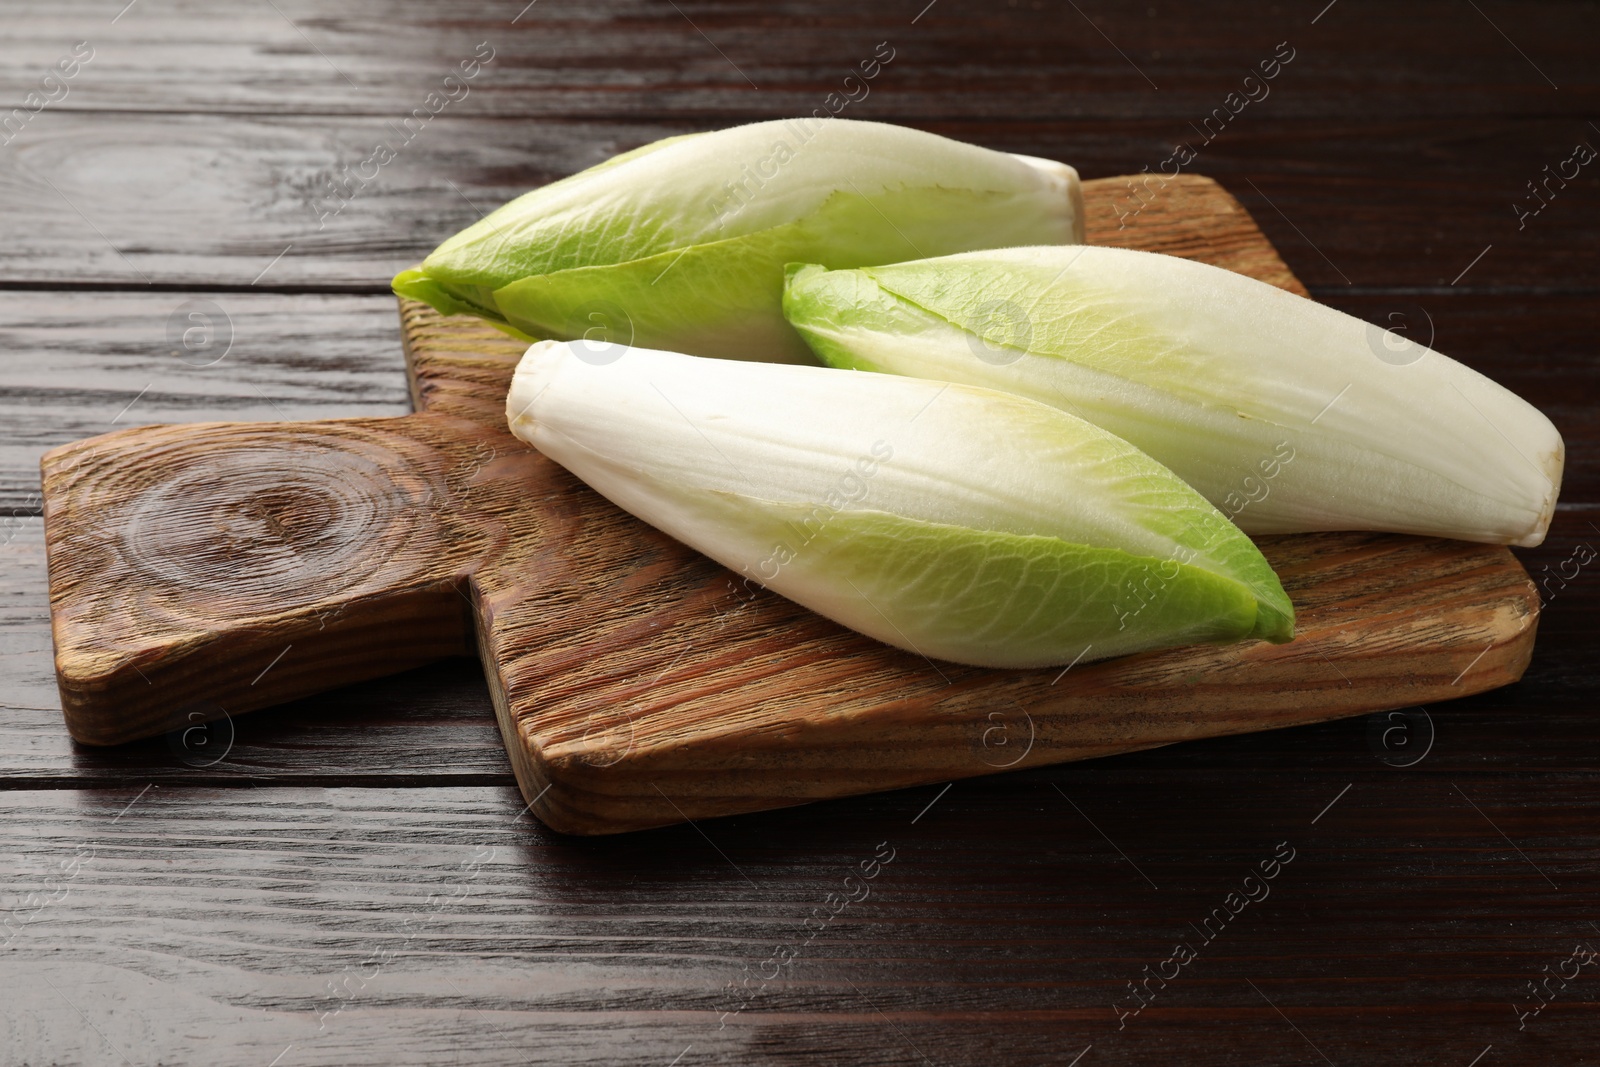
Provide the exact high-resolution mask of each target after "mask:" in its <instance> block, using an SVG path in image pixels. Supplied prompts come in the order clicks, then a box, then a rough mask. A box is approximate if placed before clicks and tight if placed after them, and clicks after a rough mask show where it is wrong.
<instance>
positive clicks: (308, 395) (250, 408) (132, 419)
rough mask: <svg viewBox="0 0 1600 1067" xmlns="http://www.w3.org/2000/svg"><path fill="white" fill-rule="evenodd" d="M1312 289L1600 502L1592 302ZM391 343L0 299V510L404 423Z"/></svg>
mask: <svg viewBox="0 0 1600 1067" xmlns="http://www.w3.org/2000/svg"><path fill="white" fill-rule="evenodd" d="M1318 295H1319V298H1321V299H1322V300H1324V302H1326V303H1330V304H1332V305H1333V306H1335V307H1338V308H1339V309H1340V310H1343V311H1347V312H1349V313H1351V314H1354V315H1358V316H1360V317H1362V318H1364V319H1366V320H1367V321H1369V322H1374V323H1379V324H1382V325H1385V326H1389V325H1393V326H1399V325H1401V324H1402V323H1409V326H1408V327H1407V328H1408V329H1412V330H1418V331H1422V333H1421V336H1422V337H1424V338H1425V337H1426V335H1427V333H1428V332H1430V331H1431V332H1432V334H1433V335H1434V338H1435V342H1434V343H1435V344H1436V345H1438V347H1439V348H1440V350H1441V351H1444V352H1447V353H1449V354H1450V355H1451V356H1453V357H1454V358H1456V359H1458V360H1460V361H1461V362H1463V363H1465V364H1467V365H1468V366H1470V367H1472V368H1473V369H1475V370H1478V371H1481V372H1483V373H1484V374H1487V375H1488V376H1489V377H1491V378H1493V379H1495V380H1496V381H1498V382H1500V383H1501V384H1503V385H1505V386H1506V387H1507V388H1509V389H1511V390H1513V391H1514V392H1516V393H1518V394H1519V395H1521V396H1523V397H1526V398H1527V399H1528V400H1529V401H1530V402H1531V403H1533V404H1535V405H1537V406H1538V407H1539V408H1540V409H1541V410H1542V411H1544V412H1546V413H1547V414H1548V415H1549V416H1550V417H1551V418H1552V419H1553V420H1554V421H1555V423H1556V426H1557V427H1558V428H1559V429H1560V430H1561V431H1562V434H1563V435H1564V436H1565V438H1566V443H1567V475H1566V481H1565V484H1564V485H1563V487H1562V499H1563V500H1564V501H1568V502H1574V503H1578V502H1584V501H1589V502H1596V501H1600V423H1597V422H1596V420H1595V419H1593V418H1591V417H1590V408H1591V405H1590V403H1589V402H1588V400H1587V399H1586V398H1588V397H1592V396H1594V395H1596V393H1600V364H1597V363H1596V361H1595V360H1594V358H1593V350H1594V342H1593V339H1592V325H1593V310H1592V309H1593V297H1590V296H1586V295H1578V294H1549V293H1544V294H1493V295H1491V294H1483V293H1465V294H1461V293H1455V292H1453V291H1447V292H1439V293H1433V292H1429V293H1416V292H1412V293H1401V292H1396V293H1368V292H1361V293H1351V292H1349V291H1347V290H1345V289H1343V288H1342V287H1341V288H1340V289H1337V290H1330V291H1324V292H1322V293H1319V294H1318ZM193 300H209V301H212V302H215V303H217V304H218V305H219V306H221V307H222V308H223V310H224V312H225V313H226V314H227V315H229V316H230V317H231V320H232V323H233V328H234V348H233V350H232V351H231V352H230V353H229V355H228V357H227V358H226V359H225V360H223V361H222V362H221V363H219V364H216V365H215V366H212V367H198V366H192V365H190V364H189V363H185V362H184V361H183V359H182V358H181V356H175V355H173V351H174V348H173V346H172V345H170V344H169V343H168V340H167V326H166V323H167V321H168V319H169V318H170V317H171V316H172V313H173V311H174V310H175V309H177V308H180V307H182V306H183V305H185V304H187V303H188V302H190V301H193ZM1391 316H1398V318H1391ZM69 327H70V330H71V332H70V333H69V332H68V328H69ZM398 335H399V327H398V324H397V323H396V321H395V316H394V302H393V300H392V298H390V297H389V296H387V295H382V296H327V295H318V294H304V295H299V296H284V295H279V294H272V293H266V294H261V293H194V292H188V293H140V292H129V293H99V292H71V291H68V292H48V291H46V292H4V291H0V345H3V346H4V349H5V350H6V351H7V352H8V353H9V357H10V358H8V359H6V360H5V361H4V362H3V363H0V426H5V427H7V432H6V433H5V434H4V435H0V515H3V514H5V513H23V514H28V513H32V514H37V513H38V510H39V497H38V490H39V457H40V456H41V455H43V454H44V452H45V451H46V450H47V449H50V448H54V447H55V446H57V445H61V444H65V443H67V442H68V441H73V440H77V439H80V438H83V437H89V436H92V435H94V434H97V433H101V432H104V431H106V430H108V429H114V428H115V427H118V426H136V425H143V424H146V423H151V422H203V421H241V420H273V419H281V418H284V417H289V418H294V419H311V418H327V417H333V416H373V415H390V414H400V413H402V412H404V411H406V410H408V405H407V400H406V387H405V384H404V377H405V372H404V370H403V369H402V364H403V360H402V357H401V353H400V346H399V344H398ZM482 336H483V337H484V338H485V339H488V340H491V341H493V340H496V339H498V338H499V336H500V335H499V334H498V333H496V332H494V331H493V330H488V329H487V328H486V329H485V330H484V332H483V334H482ZM180 350H181V346H180ZM501 351H503V350H501V349H498V348H495V349H492V350H491V352H501ZM501 359H503V356H498V355H492V354H491V355H490V356H487V357H486V362H485V363H484V364H483V365H482V366H479V367H476V368H474V367H472V366H470V365H465V364H458V365H457V366H455V367H453V368H452V370H451V374H452V375H454V376H455V377H453V378H451V379H449V381H450V382H457V381H459V382H460V385H456V384H448V385H446V384H442V383H441V382H439V381H438V380H435V382H434V384H433V386H432V388H434V389H436V390H437V389H441V388H448V389H451V390H456V391H459V389H460V388H461V387H462V386H468V385H470V384H471V383H472V382H473V381H475V380H489V379H485V378H484V376H485V375H488V376H490V379H492V380H495V381H500V380H502V379H501V378H499V377H494V376H496V375H503V368H499V367H498V364H497V363H496V360H501ZM194 362H204V360H203V359H198V358H196V359H194ZM146 386H149V389H148V391H146V392H145V393H144V395H143V396H142V397H140V399H139V401H138V403H136V404H134V405H132V406H131V407H127V405H128V402H129V401H130V400H132V399H133V398H134V397H135V396H139V393H140V391H141V390H144V389H145V387H146ZM435 400H436V402H442V400H441V398H437V397H436V398H435ZM493 406H494V405H492V404H491V405H490V407H493ZM124 407H127V410H126V411H122V410H121V409H122V408H124ZM112 420H115V421H114V422H113V421H112Z"/></svg>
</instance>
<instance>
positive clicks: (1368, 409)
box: [784, 246, 1564, 545]
mask: <svg viewBox="0 0 1600 1067" xmlns="http://www.w3.org/2000/svg"><path fill="white" fill-rule="evenodd" d="M784 308H785V313H786V314H787V315H788V317H789V321H790V322H791V323H793V324H794V325H795V327H796V328H798V329H799V331H800V333H801V335H802V336H804V337H805V338H806V340H807V341H808V343H810V345H811V346H812V348H813V350H814V351H815V352H816V353H817V355H818V356H819V357H820V358H821V359H822V360H823V361H824V362H825V363H828V364H829V365H831V366H834V367H849V368H856V369H860V370H873V371H885V372H890V373H894V374H906V375H915V376H918V377H924V378H933V379H939V380H944V381H952V382H965V383H968V384H971V385H981V386H987V387H990V388H995V389H1004V390H1007V391H1010V392H1013V393H1016V394H1018V395H1021V396H1026V397H1031V398H1033V399H1035V400H1038V401H1041V402H1043V403H1046V404H1053V405H1055V406H1057V407H1060V408H1061V409H1063V410H1065V411H1069V412H1072V413H1073V414H1076V415H1079V416H1081V417H1082V418H1085V419H1088V420H1090V421H1092V422H1094V423H1096V424H1097V425H1099V426H1102V427H1104V428H1106V429H1107V430H1110V431H1111V432H1112V433H1115V434H1117V435H1118V436H1120V437H1123V438H1125V439H1126V440H1127V441H1129V442H1130V443H1132V444H1133V445H1135V446H1137V447H1138V448H1140V449H1142V450H1144V451H1145V452H1147V453H1149V454H1150V455H1151V456H1152V457H1154V458H1155V459H1157V460H1159V461H1160V462H1162V463H1164V464H1165V465H1166V466H1168V467H1170V468H1171V469H1172V470H1173V471H1175V472H1176V473H1177V474H1178V475H1179V476H1180V477H1182V478H1183V479H1184V480H1185V481H1187V482H1188V483H1189V484H1190V485H1192V486H1194V487H1195V488H1196V489H1198V490H1199V491H1200V493H1201V494H1202V495H1204V496H1205V497H1206V498H1207V499H1208V500H1210V501H1211V502H1212V503H1213V504H1215V505H1217V507H1219V508H1220V509H1222V511H1223V512H1224V513H1225V514H1227V515H1228V516H1230V517H1231V518H1233V519H1234V521H1236V522H1237V523H1238V524H1239V526H1240V527H1242V528H1243V529H1245V530H1246V531H1249V532H1251V533H1297V532H1306V531H1314V530H1353V529H1361V530H1390V531H1396V532H1401V533H1414V534H1429V535H1439V536H1445V537H1455V538H1461V539H1463V540H1469V541H1483V542H1489V543H1497V544H1504V543H1510V544H1518V545H1536V544H1538V543H1539V542H1540V541H1541V540H1543V538H1544V535H1545V531H1546V529H1547V528H1548V526H1549V524H1550V518H1551V515H1552V514H1553V512H1554V510H1555V503H1556V495H1557V492H1558V490H1559V487H1560V484H1561V470H1562V464H1563V457H1564V448H1563V444H1562V440H1561V435H1560V434H1559V433H1558V432H1557V431H1556V428H1555V427H1554V426H1553V425H1551V423H1550V420H1549V419H1547V418H1546V417H1545V416H1544V415H1543V414H1541V413H1540V412H1539V411H1538V410H1537V409H1536V408H1534V407H1532V406H1531V405H1530V404H1528V403H1527V402H1525V401H1524V400H1522V399H1521V398H1519V397H1517V396H1516V395H1515V394H1513V393H1511V392H1510V391H1508V390H1506V389H1504V388H1502V387H1501V386H1499V385H1496V384H1495V383H1494V382H1492V381H1490V380H1489V379H1488V378H1485V377H1484V376H1483V375H1481V374H1478V373H1477V372H1476V371H1473V370H1471V369H1470V368H1468V367H1465V366H1463V365H1462V364H1460V363H1457V362H1455V361H1454V360H1451V359H1449V358H1447V357H1446V356H1443V355H1441V354H1440V353H1438V352H1436V351H1434V350H1432V349H1431V348H1428V347H1426V346H1425V345H1422V344H1417V343H1415V342H1414V341H1411V340H1408V339H1406V338H1404V337H1403V336H1401V335H1400V334H1398V333H1390V332H1387V331H1384V330H1382V329H1379V328H1378V327H1376V326H1372V325H1369V324H1368V323H1366V322H1363V321H1362V320H1360V319H1357V318H1355V317H1353V316H1350V315H1346V314H1344V313H1343V312H1340V311H1336V310H1334V309H1333V308H1330V307H1326V306H1324V305H1322V304H1318V303H1316V302H1314V301H1311V300H1307V299H1305V298H1303V297H1300V296H1296V295H1294V294H1292V293H1288V292H1285V291H1283V290H1281V289H1278V288H1275V287H1274V286H1271V285H1267V284H1265V283H1263V282H1259V281H1256V280H1254V279H1251V278H1247V277H1244V276H1243V275H1239V274H1235V273H1233V272H1231V271H1227V270H1223V269H1221V268H1219V267H1213V266H1209V265H1207V264H1203V263H1197V262H1192V261H1190V260H1185V259H1179V258H1176V257H1173V256H1163V255H1156V254H1154V253H1149V252H1136V251H1129V250H1126V249H1117V248H1100V247H1090V246H1080V247H1077V248H1011V249H1004V250H997V251H988V252H974V253H968V254H964V255H955V256H948V257H944V258H941V259H928V260H920V261H916V262H907V263H897V264H893V265H889V266H875V267H865V268H862V269H859V270H844V271H838V270H834V271H829V270H826V269H824V268H823V267H821V266H814V265H813V266H802V265H799V264H796V265H794V266H793V267H791V270H790V273H789V277H788V284H787V289H786V294H785V304H784Z"/></svg>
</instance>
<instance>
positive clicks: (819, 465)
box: [506, 341, 1294, 667]
mask: <svg viewBox="0 0 1600 1067" xmlns="http://www.w3.org/2000/svg"><path fill="white" fill-rule="evenodd" d="M506 410H507V417H508V420H509V422H510V425H511V429H512V431H513V432H514V433H515V434H517V436H519V437H521V438H522V439H523V440H525V441H527V442H529V443H530V444H532V445H533V446H534V447H536V448H538V449H539V450H540V451H541V452H543V453H544V454H545V455H547V456H549V457H550V458H551V459H553V460H555V461H556V462H557V463H560V464H562V465H563V466H565V467H566V468H567V469H568V470H570V471H572V472H573V473H574V474H576V475H577V476H578V477H579V478H582V479H583V480H584V481H585V482H587V483H588V484H589V485H590V486H592V487H593V488H594V489H596V490H598V491H599V492H600V493H602V494H603V495H605V496H606V497H608V498H609V499H610V500H612V501H613V502H615V503H616V504H617V505H619V506H620V507H622V508H624V509H626V510H628V511H630V512H632V513H633V514H634V515H636V516H638V517H639V518H641V519H643V520H645V521H646V522H648V523H650V524H651V525H653V526H656V527H657V528H659V529H661V530H663V531H665V532H666V533H668V534H671V535H672V536H673V537H676V538H678V539H679V540H680V541H683V542H685V543H686V544H688V545H691V546H692V547H694V548H696V549H698V550H700V551H701V552H704V553H705V554H706V555H708V556H710V557H711V558H713V559H715V560H717V561H718V562H720V563H722V564H723V565H724V566H727V567H729V568H730V569H732V570H734V571H736V572H738V573H739V574H741V575H744V576H745V577H747V578H748V579H750V580H753V581H755V582H759V583H761V584H762V585H765V586H767V587H769V588H770V589H772V590H774V591H775V592H777V593H780V594H781V595H783V596H786V597H788V598H790V599H791V600H794V601H796V602H798V603H800V604H803V605H805V606H807V607H809V608H811V609H813V610H815V611H817V612H819V613H821V614H823V615H826V616H828V617H829V618H832V619H834V620H836V621H838V622H840V623H842V624H844V625H846V626H849V627H852V628H854V629H856V630H858V631H860V632H862V633H865V634H867V635H869V636H871V637H874V638H877V639H878V640H880V641H884V642H886V643H888V644H891V645H894V646H896V647H899V648H902V649H906V650H908V651H911V652H916V653H919V654H921V655H924V656H929V657H935V658H940V659H947V660H953V661H956V662H959V663H968V664H977V665H980V666H989V667H1042V666H1050V665H1061V664H1067V663H1072V662H1077V661H1079V660H1083V661H1088V660H1094V659H1100V658H1103V657H1106V656H1113V655H1120V654H1123V653H1128V652H1136V651H1140V650H1144V649H1152V648H1161V647H1166V646H1172V645H1181V644H1190V643H1195V642H1227V641H1237V640H1243V639H1246V638H1262V639H1266V640H1268V641H1287V640H1289V639H1290V637H1291V636H1292V634H1293V627H1294V609H1293V606H1292V605H1291V604H1290V602H1289V598H1288V597H1287V596H1286V595H1285V593H1284V591H1283V588H1282V586H1281V585H1280V584H1279V582H1278V579H1277V576H1276V575H1275V574H1274V573H1273V571H1272V568H1271V567H1270V566H1269V565H1268V563H1267V561H1266V560H1265V559H1264V558H1263V557H1262V555H1261V553H1260V552H1259V551H1258V550H1257V549H1256V547H1255V546H1254V545H1253V544H1252V543H1251V542H1250V541H1249V539H1248V538H1246V537H1245V536H1244V534H1242V533H1241V532H1240V531H1239V530H1238V528H1237V527H1235V526H1234V525H1233V524H1232V523H1230V522H1228V521H1227V519H1226V518H1224V517H1223V516H1222V515H1221V514H1220V513H1219V512H1218V511H1217V510H1216V509H1215V508H1213V507H1212V506H1211V505H1210V504H1208V503H1206V501H1205V500H1204V499H1202V498H1201V497H1200V496H1199V495H1198V494H1197V493H1195V492H1194V490H1192V489H1190V488H1189V487H1188V486H1187V485H1185V484H1184V483H1183V482H1182V481H1181V480H1180V479H1179V478H1178V477H1177V476H1175V475H1174V474H1173V473H1172V472H1171V471H1169V470H1167V469H1166V468H1164V467H1162V466H1161V465H1160V464H1159V463H1157V462H1155V461H1154V460H1152V459H1151V458H1150V457H1149V456H1146V455H1144V454H1143V453H1141V452H1139V451H1138V450H1137V449H1135V448H1133V447H1132V446H1131V445H1129V444H1128V443H1127V442H1125V441H1123V440H1121V439H1119V438H1117V437H1115V436H1113V435H1111V434H1110V433H1107V432H1106V431H1104V430H1102V429H1100V428H1098V427H1095V426H1093V425H1091V424H1089V423H1087V422H1084V421H1083V420H1081V419H1078V418H1075V417H1074V416H1071V415H1068V414H1066V413H1064V412H1062V411H1059V410H1057V409H1055V408H1052V407H1049V406H1047V405H1044V404H1040V403H1037V402H1035V401H1032V400H1028V399H1025V398H1022V397H1018V396H1014V395H1011V394H1007V393H1002V392H997V391H995V390H990V389H982V388H974V387H971V386H966V385H949V384H944V383H936V382H929V381H923V380H919V379H914V378H906V377H898V376H892V375H883V374H860V373H854V372H850V371H841V370H830V369H827V368H822V367H804V366H783V365H777V364H769V363H755V362H733V361H723V360H706V359H700V358H697V357H693V356H687V355H681V354H677V353H671V352H660V351H652V350H648V349H641V348H623V347H622V346H611V347H607V346H592V345H586V344H584V343H582V342H576V343H558V342H553V341H545V342H540V343H537V344H535V345H533V346H532V347H531V348H529V349H528V352H527V354H526V355H525V356H524V357H523V360H522V362H521V364H520V365H519V366H518V368H517V372H516V375H515V377H514V378H513V381H512V386H511V391H510V396H509V398H508V400H507V406H506Z"/></svg>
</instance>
